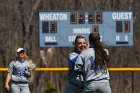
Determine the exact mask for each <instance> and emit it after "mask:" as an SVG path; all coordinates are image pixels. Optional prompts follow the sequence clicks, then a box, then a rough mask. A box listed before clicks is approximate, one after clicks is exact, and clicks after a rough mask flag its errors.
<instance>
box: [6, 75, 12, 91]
mask: <svg viewBox="0 0 140 93" xmlns="http://www.w3.org/2000/svg"><path fill="white" fill-rule="evenodd" d="M11 77H12V74H11V73H8V74H7V77H6V81H5V88H6V89H7V90H8V91H9V89H10V87H9V82H10V80H11Z"/></svg>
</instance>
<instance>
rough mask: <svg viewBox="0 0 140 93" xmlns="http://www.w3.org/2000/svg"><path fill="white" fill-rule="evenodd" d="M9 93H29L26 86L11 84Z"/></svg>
mask: <svg viewBox="0 0 140 93" xmlns="http://www.w3.org/2000/svg"><path fill="white" fill-rule="evenodd" d="M10 93H30V90H29V85H28V84H15V83H12V84H11V91H10Z"/></svg>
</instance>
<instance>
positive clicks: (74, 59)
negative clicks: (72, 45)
mask: <svg viewBox="0 0 140 93" xmlns="http://www.w3.org/2000/svg"><path fill="white" fill-rule="evenodd" d="M78 57H79V55H78V56H76V57H75V58H73V59H71V60H70V62H72V63H75V62H76V60H77V58H78Z"/></svg>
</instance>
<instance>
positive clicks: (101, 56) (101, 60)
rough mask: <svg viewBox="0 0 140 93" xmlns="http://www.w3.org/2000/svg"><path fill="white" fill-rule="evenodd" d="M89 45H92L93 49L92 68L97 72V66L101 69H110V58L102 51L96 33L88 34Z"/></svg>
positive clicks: (98, 35) (101, 45) (102, 48)
mask: <svg viewBox="0 0 140 93" xmlns="http://www.w3.org/2000/svg"><path fill="white" fill-rule="evenodd" d="M89 43H90V44H91V45H94V49H95V61H94V64H93V65H94V67H95V69H96V70H97V69H98V66H101V67H102V68H103V69H105V70H106V69H107V68H108V67H110V58H109V56H108V55H107V53H106V51H105V50H104V47H103V44H102V43H101V42H100V34H99V33H98V32H93V33H90V34H89Z"/></svg>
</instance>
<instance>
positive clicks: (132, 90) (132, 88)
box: [131, 71, 134, 93]
mask: <svg viewBox="0 0 140 93" xmlns="http://www.w3.org/2000/svg"><path fill="white" fill-rule="evenodd" d="M131 73H132V85H131V87H132V93H134V71H131Z"/></svg>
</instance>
